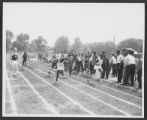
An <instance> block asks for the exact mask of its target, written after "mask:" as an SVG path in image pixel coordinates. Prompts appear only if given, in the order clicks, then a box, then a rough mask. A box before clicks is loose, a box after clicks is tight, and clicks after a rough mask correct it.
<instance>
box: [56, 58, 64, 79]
mask: <svg viewBox="0 0 147 120" xmlns="http://www.w3.org/2000/svg"><path fill="white" fill-rule="evenodd" d="M63 71H64V63H63V59H58V63H57V75H56V81H57V80H58V78H59V74H61V75H63V76H64V72H63Z"/></svg>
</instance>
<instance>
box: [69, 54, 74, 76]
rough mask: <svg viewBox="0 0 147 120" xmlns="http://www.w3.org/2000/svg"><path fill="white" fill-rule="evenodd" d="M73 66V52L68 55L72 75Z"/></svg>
mask: <svg viewBox="0 0 147 120" xmlns="http://www.w3.org/2000/svg"><path fill="white" fill-rule="evenodd" d="M72 66H73V57H72V55H71V54H69V56H68V72H69V75H70V76H71V74H72Z"/></svg>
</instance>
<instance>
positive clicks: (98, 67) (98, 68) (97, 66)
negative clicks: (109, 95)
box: [94, 59, 103, 81]
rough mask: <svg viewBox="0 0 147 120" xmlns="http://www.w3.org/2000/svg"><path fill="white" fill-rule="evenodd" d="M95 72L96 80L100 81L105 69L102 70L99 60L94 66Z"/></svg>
mask: <svg viewBox="0 0 147 120" xmlns="http://www.w3.org/2000/svg"><path fill="white" fill-rule="evenodd" d="M94 70H95V75H94V78H96V79H97V80H98V81H99V80H100V78H101V74H102V72H103V69H102V67H101V64H100V61H99V60H98V59H97V60H96V64H95V66H94Z"/></svg>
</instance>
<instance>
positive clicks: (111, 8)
mask: <svg viewBox="0 0 147 120" xmlns="http://www.w3.org/2000/svg"><path fill="white" fill-rule="evenodd" d="M144 7H145V5H144V3H14V2H13V3H6V2H5V3H4V4H3V33H5V31H6V30H11V31H12V32H13V33H14V35H15V37H16V36H17V35H18V34H20V33H28V34H29V35H30V40H32V39H35V38H37V37H38V36H43V37H44V38H45V39H46V40H47V41H48V45H50V46H53V45H54V43H55V41H56V40H57V38H58V37H60V36H63V35H64V36H67V37H68V39H69V42H70V44H72V43H73V42H74V39H75V38H76V37H80V39H81V41H82V42H83V43H93V42H105V41H113V39H114V38H115V43H116V44H118V43H119V42H120V41H122V40H125V39H128V38H137V39H143V40H144V34H145V33H144V32H145V11H144V10H145V9H144ZM4 35H5V34H4ZM114 36H115V37H114ZM15 37H14V40H15Z"/></svg>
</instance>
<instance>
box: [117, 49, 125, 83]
mask: <svg viewBox="0 0 147 120" xmlns="http://www.w3.org/2000/svg"><path fill="white" fill-rule="evenodd" d="M123 59H124V57H123V55H122V54H120V50H117V61H116V63H117V82H118V83H121V80H122V77H123Z"/></svg>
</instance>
